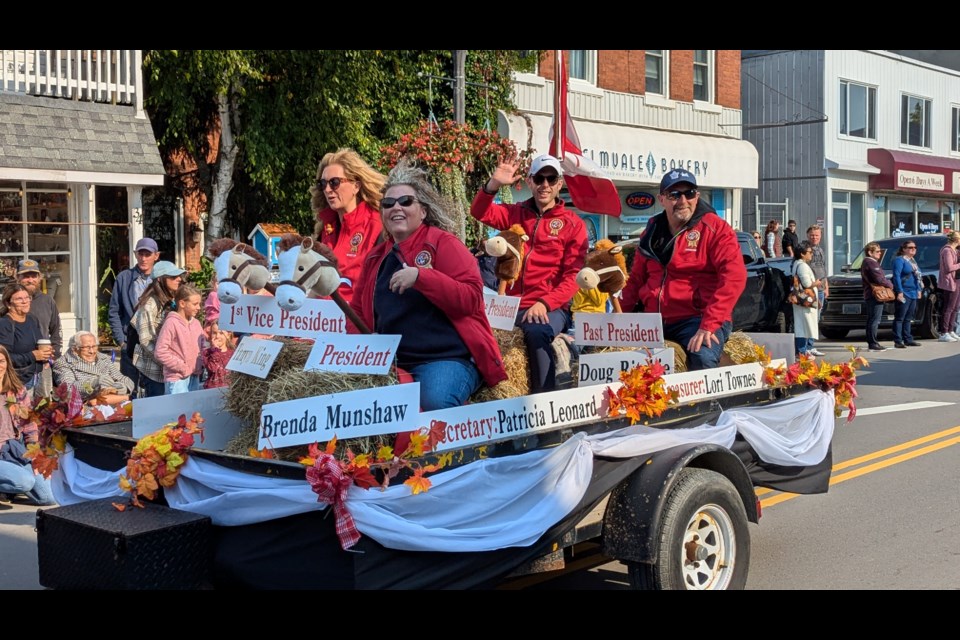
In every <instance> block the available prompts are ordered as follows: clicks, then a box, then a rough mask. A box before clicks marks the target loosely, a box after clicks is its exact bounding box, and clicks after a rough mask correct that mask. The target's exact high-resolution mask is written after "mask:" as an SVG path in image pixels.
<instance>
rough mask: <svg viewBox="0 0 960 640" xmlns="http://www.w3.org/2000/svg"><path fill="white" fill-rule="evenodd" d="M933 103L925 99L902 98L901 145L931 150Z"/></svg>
mask: <svg viewBox="0 0 960 640" xmlns="http://www.w3.org/2000/svg"><path fill="white" fill-rule="evenodd" d="M930 112H931V102H930V100H927V99H925V98H918V97H916V96H910V95H906V94H904V95H902V96H901V97H900V143H901V144H905V145H908V146H911V147H925V148H928V149H929V148H930V122H931V113H930Z"/></svg>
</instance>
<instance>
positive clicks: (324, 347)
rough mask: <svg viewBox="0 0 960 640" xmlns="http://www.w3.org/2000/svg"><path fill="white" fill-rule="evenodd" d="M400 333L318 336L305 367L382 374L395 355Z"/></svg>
mask: <svg viewBox="0 0 960 640" xmlns="http://www.w3.org/2000/svg"><path fill="white" fill-rule="evenodd" d="M399 344H400V336H394V335H379V334H371V335H347V334H330V335H325V336H320V337H318V338H317V341H316V342H315V343H314V344H313V349H312V350H311V351H310V357H309V358H307V364H306V366H304V368H303V369H304V371H337V372H340V373H368V374H378V375H383V374H386V373H389V372H390V365H391V364H392V363H393V359H394V357H395V356H396V355H397V345H399Z"/></svg>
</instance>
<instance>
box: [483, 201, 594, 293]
mask: <svg viewBox="0 0 960 640" xmlns="http://www.w3.org/2000/svg"><path fill="white" fill-rule="evenodd" d="M470 215H472V216H473V217H474V218H476V219H477V220H479V221H480V222H483V223H484V224H487V225H490V226H491V227H493V228H494V229H499V230H501V231H503V230H504V229H509V228H510V227H511V225H514V224H519V225H521V226H522V227H523V228H524V230H525V231H526V232H527V235H528V236H530V240H528V241H527V255H526V256H525V257H524V260H523V267H522V268H521V270H520V277H519V278H517V281H516V282H515V283H514V284H513V286H512V287H509V288H508V289H507V295H510V296H520V297H521V300H520V308H521V309H527V308H529V307H532V306H533V304H534V303H535V302H537V301H540V302H542V303H543V304H545V305H546V306H547V311H553V310H554V309H559V308H560V307H565V306H567V305H568V304H570V301H571V300H572V299H573V296H574V295H576V293H577V291H579V290H580V287H579V286H578V285H577V272H579V271H580V269H582V268H583V265H584V263H585V262H586V259H587V227H586V225H584V224H583V220H581V219H580V216H578V215H577V214H575V213H574V212H572V211H569V210H567V209H566V207H564V204H563V201H562V200H558V201H557V204H556V205H555V206H553V207H552V208H550V209H549V210H547V212H546V213H544V214H542V215H541V214H540V213H539V212H538V211H537V205H536V204H535V203H534V201H533V198H531V199H529V200H526V201H524V202H522V203H520V204H494V202H493V196H491V195H490V194H489V193H486V192H485V191H484V190H483V189H481V190H480V191H478V192H477V195H476V197H475V198H474V199H473V204H472V205H471V206H470Z"/></svg>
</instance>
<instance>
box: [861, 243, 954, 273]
mask: <svg viewBox="0 0 960 640" xmlns="http://www.w3.org/2000/svg"><path fill="white" fill-rule="evenodd" d="M946 241H947V239H946V236H942V235H931V236H929V237H924V238H918V239H917V240H916V244H917V255H916V257H915V259H916V261H917V266H919V267H920V270H921V271H936V270H938V269H939V268H940V248H941V247H942V246H943V245H944V244H945V243H946ZM902 242H903V240H902V239H901V238H895V239H894V240H880V241H878V243H879V244H880V249H881V250H882V251H883V255H882V256H881V257H880V266H881V267H882V268H883V269H884V271H893V259H894V258H896V257H897V249H899V248H900V245H901V244H902ZM861 264H863V250H862V249H861V250H860V253H859V254H857V257H856V259H855V260H854V261H853V262H852V263H851V264H850V270H851V271H860V265H861Z"/></svg>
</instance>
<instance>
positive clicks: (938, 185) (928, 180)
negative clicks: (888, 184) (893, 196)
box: [897, 169, 944, 191]
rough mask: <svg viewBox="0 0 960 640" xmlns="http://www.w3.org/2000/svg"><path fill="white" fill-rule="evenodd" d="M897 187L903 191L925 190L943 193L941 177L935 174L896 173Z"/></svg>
mask: <svg viewBox="0 0 960 640" xmlns="http://www.w3.org/2000/svg"><path fill="white" fill-rule="evenodd" d="M897 186H898V187H902V188H904V189H926V190H927V191H943V190H944V189H943V176H942V175H940V174H937V173H924V172H920V171H904V170H902V169H901V170H899V171H897Z"/></svg>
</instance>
